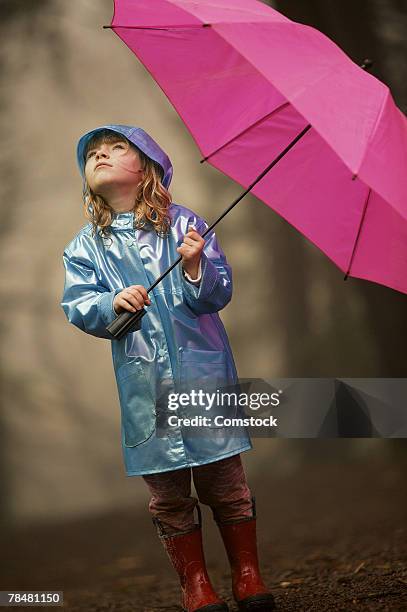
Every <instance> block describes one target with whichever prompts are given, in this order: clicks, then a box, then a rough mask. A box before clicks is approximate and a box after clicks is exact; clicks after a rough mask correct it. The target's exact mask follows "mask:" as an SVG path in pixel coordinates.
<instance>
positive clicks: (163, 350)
mask: <svg viewBox="0 0 407 612" xmlns="http://www.w3.org/2000/svg"><path fill="white" fill-rule="evenodd" d="M158 354H159V355H160V357H162V356H163V355H165V349H163V348H160V349H158Z"/></svg>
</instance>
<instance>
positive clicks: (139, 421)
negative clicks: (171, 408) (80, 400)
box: [117, 361, 156, 447]
mask: <svg viewBox="0 0 407 612" xmlns="http://www.w3.org/2000/svg"><path fill="white" fill-rule="evenodd" d="M117 384H118V392H119V399H120V408H121V417H122V426H123V431H124V440H123V442H124V446H128V447H132V446H137V445H138V444H142V443H143V442H145V441H146V440H147V439H148V438H150V436H151V435H152V434H153V432H154V431H155V427H156V409H155V399H154V397H153V395H152V392H151V388H150V385H149V382H148V379H147V377H146V374H145V372H144V369H143V366H142V364H141V362H140V361H135V362H133V363H131V364H125V365H123V366H122V367H121V368H119V371H118V375H117Z"/></svg>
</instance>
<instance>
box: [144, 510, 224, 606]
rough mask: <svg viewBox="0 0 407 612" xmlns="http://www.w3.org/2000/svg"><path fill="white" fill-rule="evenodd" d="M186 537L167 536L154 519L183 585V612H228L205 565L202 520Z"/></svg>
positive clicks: (184, 534) (199, 513) (159, 522)
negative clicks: (214, 588) (214, 587)
mask: <svg viewBox="0 0 407 612" xmlns="http://www.w3.org/2000/svg"><path fill="white" fill-rule="evenodd" d="M196 508H197V510H198V518H199V525H196V526H195V528H194V529H193V530H191V531H188V532H186V533H180V534H175V535H165V531H164V528H163V524H162V523H161V521H160V520H159V519H157V518H156V517H153V519H152V520H153V523H154V524H155V525H156V527H157V528H158V532H159V538H160V540H161V542H162V544H163V546H164V548H165V550H166V551H167V554H168V556H169V558H170V561H171V563H172V565H173V566H174V568H175V570H176V571H177V573H178V576H179V578H180V582H181V591H182V595H181V605H182V609H183V611H184V612H228V611H229V608H228V605H227V604H226V603H225V602H224V601H222V600H221V599H220V598H219V597H218V596H217V594H216V593H215V591H214V590H213V587H212V584H211V582H210V579H209V576H208V572H207V569H206V565H205V557H204V552H203V547H202V519H201V510H200V508H199V506H196Z"/></svg>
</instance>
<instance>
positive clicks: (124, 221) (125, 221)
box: [110, 211, 134, 229]
mask: <svg viewBox="0 0 407 612" xmlns="http://www.w3.org/2000/svg"><path fill="white" fill-rule="evenodd" d="M133 223H134V211H130V212H123V213H115V214H114V216H113V219H112V222H111V224H110V227H116V228H117V229H130V228H132V227H133Z"/></svg>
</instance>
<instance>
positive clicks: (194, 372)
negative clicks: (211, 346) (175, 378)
mask: <svg viewBox="0 0 407 612" xmlns="http://www.w3.org/2000/svg"><path fill="white" fill-rule="evenodd" d="M181 348H182V350H180V376H179V383H180V387H179V388H180V391H181V392H183V393H188V394H189V395H190V396H191V400H192V392H193V391H195V392H196V396H195V397H196V400H195V404H196V405H194V402H193V401H190V402H189V405H187V406H184V407H183V416H186V417H189V416H191V417H192V416H196V415H198V416H206V417H209V419H210V424H209V425H208V426H207V427H209V429H214V428H215V429H218V428H220V427H224V424H223V417H227V418H234V417H235V416H236V409H237V408H236V402H235V401H234V399H233V391H234V387H233V381H232V380H231V379H230V377H229V375H228V363H227V353H226V351H222V350H217V351H205V350H200V349H189V348H184V347H181ZM228 394H230V395H232V397H229V399H228ZM216 417H218V418H216Z"/></svg>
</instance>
